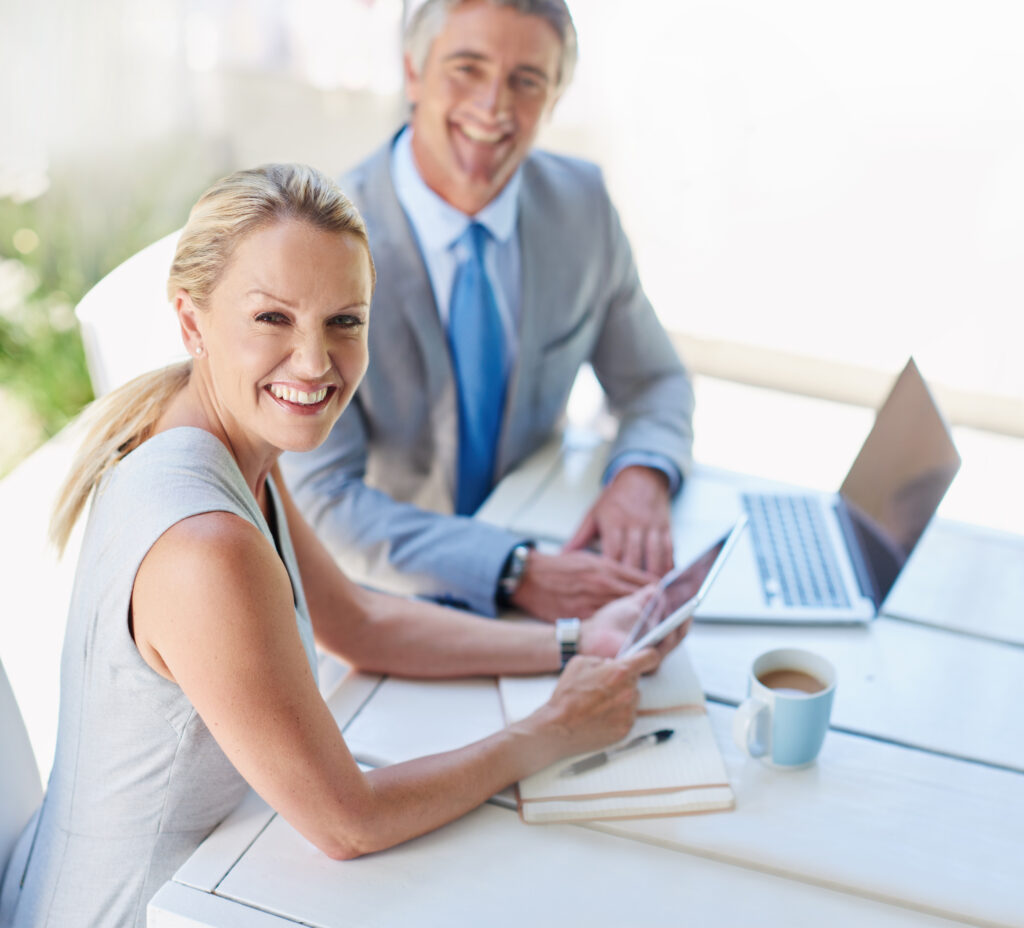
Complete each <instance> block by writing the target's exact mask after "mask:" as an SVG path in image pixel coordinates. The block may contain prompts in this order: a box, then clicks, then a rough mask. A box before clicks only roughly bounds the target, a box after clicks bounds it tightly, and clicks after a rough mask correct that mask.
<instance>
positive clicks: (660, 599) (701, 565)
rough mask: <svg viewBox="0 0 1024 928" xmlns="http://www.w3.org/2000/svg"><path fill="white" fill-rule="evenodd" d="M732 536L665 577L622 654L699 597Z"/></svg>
mask: <svg viewBox="0 0 1024 928" xmlns="http://www.w3.org/2000/svg"><path fill="white" fill-rule="evenodd" d="M732 534H733V533H732V532H727V533H726V534H725V535H723V536H722V537H721V538H719V539H718V541H716V542H715V543H714V544H713V545H711V547H710V548H708V549H707V550H706V551H704V552H702V553H701V554H700V555H699V556H698V557H697V559H696V560H695V561H693V562H691V563H690V564H687V565H686V566H685V567H676V568H675V569H673V570H670V571H669V572H668V573H667V574H665V576H664V577H662V578H661V580H660V581H659V582H658V591H657V592H656V593H655V594H654V595H653V596H652V597H651V598H650V599H649V600H648V601H647V604H646V605H645V606H644V608H643V610H642V611H641V612H640V617H639V618H638V619H637V622H636V625H634V626H633V630H632V631H631V632H630V633H629V637H628V638H627V639H626V641H625V642H624V643H623V645H622V647H621V648H620V649H619V654H620V655H622V654H625V653H626V651H627V650H628V649H629V648H631V647H632V646H633V645H634V644H636V642H638V641H639V640H640V639H641V638H643V637H644V636H645V635H647V634H648V633H649V632H651V631H653V630H654V629H655V628H657V627H658V626H659V625H660V624H661V623H662V622H664V621H665V620H666V619H668V618H670V617H671V616H672V615H673V614H674V613H676V612H678V611H679V609H681V608H682V607H683V606H685V605H686V604H687V603H688V602H690V600H692V599H694V598H695V597H696V596H697V593H698V592H699V591H700V588H701V586H703V584H704V581H705V580H706V579H707V578H708V575H709V574H710V573H711V568H712V567H713V566H714V563H715V561H716V560H717V559H718V556H719V555H720V554H721V553H722V549H723V548H724V547H725V543H726V542H727V541H728V540H729V537H730V535H732ZM669 630H670V629H669ZM667 631H668V630H667ZM667 631H666V633H667Z"/></svg>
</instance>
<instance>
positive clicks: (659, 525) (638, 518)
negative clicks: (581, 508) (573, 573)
mask: <svg viewBox="0 0 1024 928" xmlns="http://www.w3.org/2000/svg"><path fill="white" fill-rule="evenodd" d="M595 540H597V541H599V542H600V543H601V553H602V554H603V555H604V556H605V557H607V558H610V559H611V560H613V561H619V562H620V563H622V564H625V565H628V566H630V567H635V568H640V569H643V570H646V571H648V572H649V573H651V574H653V575H655V576H656V577H660V576H661V575H662V574H665V573H667V572H668V571H669V570H671V569H672V560H673V558H672V526H671V500H670V499H669V493H668V479H667V478H666V477H665V475H664V474H663V473H661V471H657V470H653V469H652V468H650V467H624V468H623V469H622V470H620V471H619V472H618V473H617V474H616V475H615V477H614V478H613V479H612V481H611V483H609V484H608V486H606V487H605V488H604V490H603V491H602V493H601V495H600V496H599V497H598V499H597V502H596V503H594V505H593V506H592V507H591V508H590V511H589V512H588V513H587V514H586V516H585V517H584V519H583V522H582V523H581V524H580V527H579V528H578V529H577V530H576V534H575V535H573V537H572V538H571V539H570V540H569V543H568V544H567V545H566V546H565V550H566V551H579V550H581V549H583V548H586V547H587V546H589V545H590V544H591V543H593V542H594V541H595Z"/></svg>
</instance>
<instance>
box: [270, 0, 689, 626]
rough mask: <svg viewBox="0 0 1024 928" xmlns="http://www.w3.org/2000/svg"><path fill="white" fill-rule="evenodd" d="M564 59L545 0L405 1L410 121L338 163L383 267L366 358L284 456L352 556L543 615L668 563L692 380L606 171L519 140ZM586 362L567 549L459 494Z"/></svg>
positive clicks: (384, 575) (485, 478)
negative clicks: (592, 429)
mask: <svg viewBox="0 0 1024 928" xmlns="http://www.w3.org/2000/svg"><path fill="white" fill-rule="evenodd" d="M575 59H576V33H575V29H574V27H573V24H572V19H571V17H570V15H569V11H568V10H567V9H566V7H565V5H564V3H563V2H562V0H426V2H425V3H424V4H422V6H420V7H419V8H418V10H417V11H416V13H415V14H414V15H413V17H412V18H411V20H410V21H409V24H408V26H407V29H406V35H405V72H406V89H407V94H408V98H409V102H410V103H411V105H412V116H411V119H410V122H409V124H408V125H406V126H404V127H403V128H402V130H401V131H400V132H399V133H398V134H397V135H396V136H395V137H394V138H393V139H392V140H391V141H389V142H388V143H387V144H386V145H385V146H384V147H383V148H382V149H381V150H380V151H378V152H377V153H376V154H374V155H372V156H371V157H370V158H369V159H368V160H367V161H365V162H364V163H363V164H361V165H359V166H358V167H356V168H355V169H354V170H353V171H351V172H350V173H349V174H347V175H346V176H345V177H343V178H342V179H341V185H342V189H344V190H345V191H346V193H348V194H349V196H351V197H352V199H353V200H354V201H355V202H356V204H357V205H358V207H359V209H360V211H361V212H362V214H363V217H364V218H365V220H366V224H367V227H368V230H369V234H370V242H371V245H372V249H373V258H374V261H375V263H376V266H377V273H378V285H377V291H376V295H375V297H374V302H373V311H372V321H371V324H370V356H371V363H370V369H369V373H368V375H367V377H366V378H365V380H364V381H363V383H362V385H361V386H360V388H359V391H358V393H357V394H356V397H355V399H354V401H353V402H352V404H351V405H350V407H349V409H348V410H347V411H346V412H345V414H344V415H343V416H342V417H341V418H340V419H339V421H338V423H337V425H336V426H335V427H334V430H333V432H332V434H331V436H330V438H329V439H328V441H327V442H326V443H325V444H324V445H323V446H322V447H321V448H320V449H318V450H317V451H315V452H312V453H310V454H306V455H293V456H291V457H290V459H289V460H287V461H286V462H285V466H286V473H287V475H288V478H289V481H290V483H291V484H292V486H293V488H294V489H295V492H296V496H297V498H298V500H299V501H300V504H301V505H302V506H303V507H304V509H305V511H306V513H307V515H308V516H309V517H310V519H311V521H312V522H313V524H314V525H315V526H316V527H317V529H318V531H319V532H320V534H321V537H322V538H323V539H324V540H325V541H326V543H327V544H328V546H329V547H330V548H331V549H332V550H333V551H334V553H335V555H336V556H337V557H338V558H339V560H340V561H341V562H342V563H343V564H344V565H345V567H346V569H347V570H348V571H349V572H350V573H355V574H356V575H358V576H360V577H361V578H363V579H365V580H367V581H369V582H371V583H376V584H379V585H383V586H386V587H388V588H390V589H394V590H398V591H403V592H410V593H417V594H420V595H426V596H432V597H436V598H440V599H443V600H446V601H449V602H460V603H462V604H464V605H466V606H468V607H469V608H471V609H473V610H475V611H477V612H481V613H484V614H494V613H495V611H496V608H497V607H499V606H501V605H503V604H504V603H512V604H515V605H517V606H519V607H521V608H522V609H524V610H525V611H527V612H530V613H532V614H534V615H537V616H539V617H541V618H545V619H549V620H552V621H553V620H554V619H556V618H558V617H565V616H586V615H589V614H590V613H592V612H593V611H594V610H595V609H597V608H598V607H599V606H601V605H602V604H603V603H604V602H606V601H608V600H610V599H613V598H615V597H618V596H621V595H624V594H626V593H629V592H631V591H632V590H634V589H636V588H637V587H638V586H641V585H643V584H645V583H647V582H649V581H650V580H651V579H653V578H654V577H656V576H657V575H660V574H661V573H663V572H664V571H665V570H667V569H668V568H669V567H670V566H671V564H672V541H671V532H670V526H669V508H670V501H671V497H672V495H673V494H674V493H675V492H676V491H677V490H678V488H679V485H680V483H681V481H682V479H683V476H684V474H685V473H686V470H687V468H688V467H689V464H690V448H691V444H692V430H691V415H692V410H693V393H692V390H691V388H690V383H689V379H688V377H687V375H686V371H685V369H684V368H683V366H682V364H681V363H680V361H679V359H678V358H677V356H676V354H675V352H674V351H673V349H672V347H671V345H670V343H669V340H668V338H667V336H666V334H665V332H664V330H663V329H662V327H661V325H660V324H659V322H658V320H657V318H656V316H655V313H654V310H653V309H652V307H651V305H650V303H649V302H648V300H647V298H646V296H645V295H644V293H643V290H642V288H641V286H640V282H639V279H638V277H637V272H636V267H635V265H634V262H633V257H632V253H631V251H630V248H629V243H628V242H627V240H626V237H625V235H624V233H623V231H622V228H621V225H620V223H619V219H618V216H617V214H616V212H615V209H614V207H613V206H612V204H611V202H610V200H609V198H608V194H607V191H606V190H605V187H604V182H603V180H602V178H601V174H600V171H599V170H598V169H597V168H596V167H595V166H594V165H591V164H588V163H586V162H583V161H579V160H576V159H572V158H566V157H560V156H557V155H553V154H549V153H545V152H540V151H534V150H532V148H533V143H534V140H535V139H536V136H537V132H538V130H539V128H540V126H541V125H542V123H543V122H544V120H545V119H547V117H548V116H549V115H550V114H551V111H552V109H553V108H554V106H555V104H556V103H557V101H558V98H559V96H560V94H561V93H562V91H563V90H564V89H565V87H566V85H567V84H568V83H569V80H570V78H571V76H572V70H573V66H574V64H575ZM588 362H589V363H590V364H592V365H593V368H594V371H595V372H596V374H597V377H598V379H599V380H600V382H601V384H602V386H603V388H604V390H605V392H606V394H607V397H608V399H609V402H610V405H611V407H612V409H613V411H615V412H616V414H617V415H618V418H619V431H618V435H617V438H616V441H615V442H614V445H613V447H612V451H611V455H610V458H609V464H608V469H607V472H606V474H605V486H604V489H603V492H602V493H601V495H600V497H599V499H598V500H597V502H596V503H595V504H594V506H593V507H592V509H591V510H590V512H589V513H588V514H587V516H586V518H585V519H584V521H583V523H582V525H580V526H578V527H577V526H566V529H567V531H573V530H574V531H575V533H574V535H573V537H572V539H571V541H570V542H569V544H568V545H567V546H566V548H565V549H564V550H563V551H561V552H558V553H541V552H540V551H538V550H536V549H534V547H533V546H532V542H533V539H529V538H524V537H520V536H517V535H515V534H510V533H508V532H506V531H503V530H501V529H498V528H495V527H494V526H491V525H487V524H485V523H483V522H480V521H478V520H475V519H473V518H471V516H472V514H473V513H474V512H475V511H476V509H477V508H478V507H479V506H480V504H481V503H482V502H483V500H484V499H485V498H486V496H487V494H488V493H489V492H490V490H491V489H492V488H493V487H494V485H495V484H496V483H497V482H498V481H499V480H500V479H501V478H502V477H503V476H504V475H505V474H507V473H508V472H509V471H510V470H512V469H513V468H515V467H516V466H517V465H518V464H519V463H520V462H522V460H523V459H524V458H525V457H527V456H528V455H529V454H530V453H532V452H533V451H535V450H536V449H537V448H539V447H540V446H541V445H542V444H543V443H544V442H545V441H546V440H548V439H549V438H550V437H551V436H552V435H553V434H555V432H556V431H557V428H558V426H559V423H560V421H561V419H562V416H563V414H564V411H565V406H566V401H567V399H568V396H569V390H570V388H571V387H572V384H573V381H574V379H575V377H576V374H577V372H578V370H579V368H580V366H581V365H583V364H584V363H588ZM593 549H596V550H593ZM598 552H599V553H598Z"/></svg>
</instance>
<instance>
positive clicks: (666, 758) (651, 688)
mask: <svg viewBox="0 0 1024 928" xmlns="http://www.w3.org/2000/svg"><path fill="white" fill-rule="evenodd" d="M556 684H557V677H554V676H544V677H502V678H501V679H500V680H499V691H500V693H501V698H502V705H503V708H504V711H505V717H506V719H507V720H508V721H510V722H511V721H513V720H516V719H520V718H523V717H525V716H526V715H529V714H530V713H531V712H533V711H534V710H535V709H537V708H538V707H539V706H541V705H542V704H543V703H544V702H545V701H546V700H547V699H548V698H549V697H550V695H551V693H552V691H553V690H554V688H555V686H556ZM640 688H641V695H640V712H641V714H639V715H638V718H637V720H636V723H635V724H634V726H633V729H632V730H631V731H630V733H629V735H628V736H627V737H626V738H625V739H624V741H628V740H629V739H631V738H634V737H636V736H638V735H641V734H646V733H648V732H652V731H656V730H658V729H659V728H671V729H672V730H673V732H674V734H673V735H672V737H671V738H669V739H668V740H667V741H665V742H662V743H661V744H656V745H647V746H644V747H641V748H638V749H636V750H635V751H631V752H629V753H626V754H623V755H621V756H617V757H614V758H612V759H611V760H610V761H609V762H608V763H606V764H604V765H603V766H601V767H595V768H593V769H591V770H588V771H584V772H583V773H581V774H577V775H574V776H568V777H563V776H560V775H559V774H560V773H561V771H562V770H564V769H565V768H566V767H568V766H569V765H570V764H571V763H573V761H575V760H579V759H581V758H582V757H584V756H588V755H578V756H577V757H568V758H565V759H564V760H562V761H559V762H558V763H557V764H554V765H552V766H551V767H548V768H547V769H545V770H541V771H539V772H538V773H536V774H534V775H533V776H530V777H527V778H526V779H524V780H522V781H521V782H520V783H519V786H518V793H519V801H520V815H521V816H522V818H523V821H525V822H528V823H543V822H571V821H595V820H610V819H616V818H642V817H647V816H659V815H681V814H685V813H693V812H707V811H715V810H722V809H731V808H732V807H733V805H734V796H733V792H732V789H731V788H730V786H729V781H728V774H727V773H726V769H725V764H724V762H723V761H722V755H721V753H720V751H719V750H718V745H717V743H716V742H715V739H714V734H713V732H712V729H711V724H710V721H709V720H708V717H707V714H706V710H705V706H704V694H703V692H702V690H701V687H700V681H699V680H698V679H697V675H696V673H695V672H694V670H693V666H692V664H691V663H690V660H689V657H688V655H687V654H686V650H685V648H683V647H678V648H676V650H675V651H673V652H672V653H671V654H669V655H668V657H666V659H665V660H664V661H663V662H662V666H661V667H660V668H659V670H658V671H657V672H656V673H655V674H652V675H650V676H647V677H644V678H643V679H642V680H641V681H640Z"/></svg>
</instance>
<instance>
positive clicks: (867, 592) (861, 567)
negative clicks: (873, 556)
mask: <svg viewBox="0 0 1024 928" xmlns="http://www.w3.org/2000/svg"><path fill="white" fill-rule="evenodd" d="M832 508H833V509H834V510H835V513H836V518H837V519H838V520H839V527H840V529H841V530H842V532H843V538H844V539H845V540H846V550H847V551H848V552H849V554H850V563H851V564H853V574H854V576H855V577H856V578H857V588H858V589H859V590H860V594H861V596H864V597H866V598H868V599H870V600H871V602H873V603H874V604H875V609H878V608H879V607H880V606H881V597H880V596H879V595H878V591H877V589H876V585H875V582H874V580H873V578H872V576H871V570H870V568H869V567H868V562H867V560H866V559H865V557H864V553H863V552H862V551H861V548H860V539H859V538H858V537H857V529H856V527H855V526H854V524H853V517H852V516H851V515H850V510H849V507H848V506H847V505H846V503H845V501H844V500H843V498H842V497H841V496H840V497H839V499H838V501H837V502H836V503H835V505H834V506H833V507H832Z"/></svg>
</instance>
